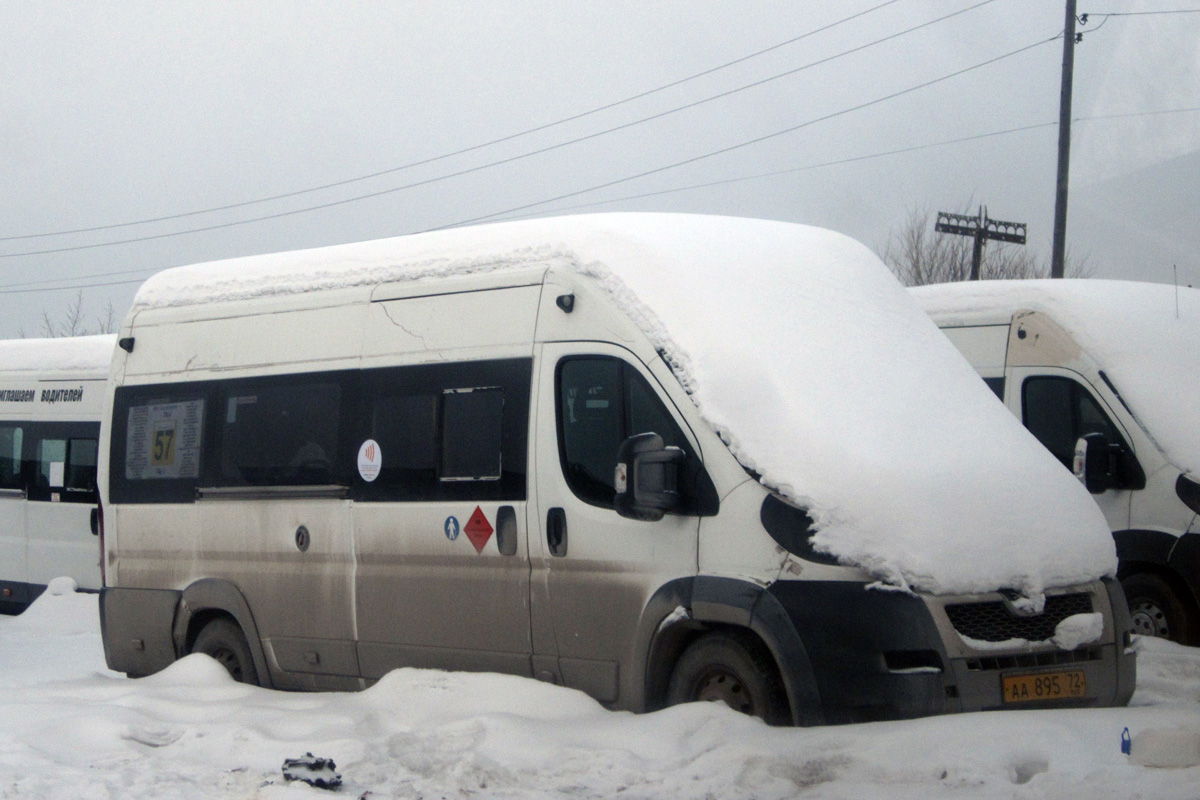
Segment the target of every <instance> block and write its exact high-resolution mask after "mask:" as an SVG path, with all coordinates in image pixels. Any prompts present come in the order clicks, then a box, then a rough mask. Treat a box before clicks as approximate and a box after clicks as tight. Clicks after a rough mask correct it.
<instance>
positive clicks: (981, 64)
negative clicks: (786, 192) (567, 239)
mask: <svg viewBox="0 0 1200 800" xmlns="http://www.w3.org/2000/svg"><path fill="white" fill-rule="evenodd" d="M1060 36H1061V34H1059V35H1056V36H1054V37H1052V38H1050V39H1042V40H1040V41H1037V42H1034V43H1033V44H1030V45H1026V46H1025V47H1021V48H1018V49H1016V50H1013V51H1011V52H1008V53H1005V54H1004V55H1001V56H996V57H995V58H990V59H988V60H987V61H981V62H979V63H978V64H975V65H974V66H970V67H966V68H964V69H960V70H958V71H956V72H952V73H950V74H948V75H943V76H942V77H940V78H935V79H933V80H931V81H926V82H925V83H921V84H917V85H916V86H911V87H909V88H907V89H902V90H901V91H898V92H893V93H892V94H888V95H884V96H883V97H878V98H876V99H874V100H870V101H868V102H866V103H860V104H859V105H857V106H852V107H850V108H846V109H843V110H841V111H835V112H833V113H832V114H826V115H825V116H823V117H817V118H815V119H811V120H809V121H807V122H802V123H800V124H799V125H793V126H791V127H790V128H784V129H783V130H781V131H776V132H774V133H768V134H766V135H765V136H759V137H757V138H754V139H750V140H748V141H745V142H740V143H738V144H734V145H730V146H728V147H723V148H721V149H719V150H713V151H711V152H708V153H704V154H703V155H698V156H693V157H691V158H686V159H684V160H682V161H676V162H675V163H674V164H668V165H666V166H664V167H656V168H655V169H650V170H646V171H644V172H639V173H637V174H636V175H629V176H627V177H624V178H618V179H616V180H612V181H607V182H605V183H601V184H597V185H595V186H591V187H588V188H587V189H579V190H578V191H574V192H568V193H566V194H561V195H558V196H557V197H551V198H549V199H546V200H539V201H537V202H535V203H527V204H525V205H522V206H515V207H513V208H508V209H505V210H503V211H497V212H494V213H491V214H484V215H482V216H478V217H471V218H470V219H465V220H459V221H457V222H451V223H447V224H446V225H439V226H437V227H435V228H428V229H427V230H443V229H446V228H455V227H459V226H461V225H469V224H471V223H474V222H482V221H484V220H489V219H492V218H494V217H499V216H504V215H506V214H512V213H515V212H517V211H525V210H526V209H530V208H536V207H538V206H543V205H547V204H549V203H553V202H556V201H558V200H566V199H567V198H570V197H578V196H579V195H581V194H587V193H589V192H594V191H598V190H600V189H607V188H608V187H609V186H617V185H619V184H622V183H628V182H629V181H633V180H637V179H639V178H645V177H647V176H649V175H656V174H658V173H660V172H666V171H667V170H670V169H675V168H676V167H682V166H685V165H687V164H694V163H696V162H697V161H703V160H704V159H708V158H712V157H713V156H718V155H724V154H725V153H729V152H732V151H734V150H740V149H742V148H743V147H749V146H750V145H754V144H758V143H760V142H765V141H767V140H768V139H774V138H776V137H779V136H783V135H785V134H788V133H794V132H795V131H798V130H801V129H803V128H807V127H809V126H811V125H816V124H817V123H819V122H825V121H827V120H830V119H834V118H835V117H840V116H844V115H846V114H849V113H852V112H854V111H860V110H862V109H864V108H869V107H870V106H874V105H878V104H879V103H883V102H886V101H888V100H892V99H895V98H897V97H901V96H903V95H906V94H910V93H912V92H915V91H917V90H919V89H924V88H927V87H929V86H933V85H934V84H938V83H942V82H943V81H947V80H949V79H950V78H955V77H957V76H959V75H963V74H965V73H967V72H971V71H972V70H976V69H979V68H981V67H986V66H988V65H990V64H995V63H996V62H998V61H1003V60H1004V59H1006V58H1011V57H1012V56H1015V55H1019V54H1020V53H1024V52H1026V51H1028V50H1032V49H1034V48H1035V47H1040V46H1041V45H1044V44H1049V43H1051V42H1054V41H1057V40H1058V38H1059V37H1060Z"/></svg>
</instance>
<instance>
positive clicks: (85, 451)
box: [63, 439, 98, 492]
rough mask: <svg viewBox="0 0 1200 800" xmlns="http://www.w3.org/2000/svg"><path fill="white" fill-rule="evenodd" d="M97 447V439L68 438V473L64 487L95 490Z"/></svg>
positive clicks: (71, 489)
mask: <svg viewBox="0 0 1200 800" xmlns="http://www.w3.org/2000/svg"><path fill="white" fill-rule="evenodd" d="M97 449H98V448H97V441H96V440H95V439H68V440H67V474H66V481H65V482H64V483H63V488H65V489H66V490H67V491H81V492H91V491H94V490H95V488H96V451H97Z"/></svg>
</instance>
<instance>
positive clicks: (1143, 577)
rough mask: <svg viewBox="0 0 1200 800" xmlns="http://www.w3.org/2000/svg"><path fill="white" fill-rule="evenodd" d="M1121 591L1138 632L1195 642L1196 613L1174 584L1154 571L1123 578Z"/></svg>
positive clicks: (1185, 642)
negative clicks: (1123, 592) (1181, 596)
mask: <svg viewBox="0 0 1200 800" xmlns="http://www.w3.org/2000/svg"><path fill="white" fill-rule="evenodd" d="M1121 588H1122V589H1123V590H1124V591H1125V601H1126V602H1127V603H1128V604H1129V615H1130V616H1131V617H1132V618H1133V632H1134V633H1138V634H1141V635H1143V636H1158V637H1160V638H1163V639H1170V640H1171V641H1174V642H1179V643H1180V644H1192V643H1193V641H1194V640H1195V638H1196V629H1197V624H1196V622H1197V621H1196V619H1195V615H1194V612H1193V611H1192V609H1191V608H1190V606H1189V605H1188V603H1187V602H1186V601H1185V600H1184V599H1182V598H1180V596H1179V594H1178V593H1177V592H1176V590H1175V588H1174V587H1173V586H1171V584H1170V583H1168V582H1167V581H1166V580H1164V579H1163V578H1162V577H1160V576H1158V575H1155V574H1154V573H1152V572H1138V573H1134V574H1133V575H1129V576H1127V577H1125V578H1123V579H1121Z"/></svg>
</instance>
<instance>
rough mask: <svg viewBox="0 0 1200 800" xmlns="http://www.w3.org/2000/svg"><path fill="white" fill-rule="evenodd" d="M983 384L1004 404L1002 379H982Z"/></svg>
mask: <svg viewBox="0 0 1200 800" xmlns="http://www.w3.org/2000/svg"><path fill="white" fill-rule="evenodd" d="M983 382H984V383H986V384H987V387H988V388H989V389H991V390H992V391H993V392H995V393H996V397H999V398H1000V402H1004V378H984V379H983Z"/></svg>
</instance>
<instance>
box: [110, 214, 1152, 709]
mask: <svg viewBox="0 0 1200 800" xmlns="http://www.w3.org/2000/svg"><path fill="white" fill-rule="evenodd" d="M119 336H120V339H119V342H118V345H119V346H118V349H117V351H116V355H115V357H114V360H113V368H112V374H111V378H110V382H109V394H108V398H107V401H106V404H105V411H104V421H103V427H102V434H101V439H102V445H101V452H100V492H101V499H102V516H103V526H102V536H103V547H104V554H105V555H104V562H103V564H104V569H105V586H104V589H103V591H102V593H101V597H100V605H101V619H102V630H103V639H104V648H105V656H106V658H107V662H108V665H109V666H110V667H111V668H112V669H114V670H118V671H121V672H125V673H127V674H129V675H133V676H140V675H147V674H149V673H152V672H155V671H157V670H160V669H162V668H163V667H165V666H167V665H169V664H170V663H171V662H172V661H174V660H175V659H177V658H180V657H182V656H184V655H186V654H188V653H206V654H208V655H211V656H213V657H214V658H217V659H218V660H219V661H221V662H222V663H223V664H225V666H226V667H227V668H228V669H229V671H230V673H231V674H232V675H234V676H235V677H237V678H238V679H240V680H243V681H246V682H251V683H257V684H260V685H263V686H268V687H274V688H279V689H339V690H340V689H358V688H362V687H365V686H367V685H369V684H371V683H372V682H374V681H376V680H378V679H379V678H381V677H382V676H383V675H384V674H385V673H387V672H388V671H389V670H392V669H395V668H397V667H421V668H438V669H452V670H478V671H495V672H502V673H510V674H516V675H522V676H527V677H530V678H535V679H539V680H544V681H550V682H554V683H557V684H560V685H564V686H568V687H573V688H576V689H579V690H582V691H584V692H587V693H588V694H590V695H591V696H593V697H594V698H596V699H597V700H598V701H600V702H601V703H603V704H605V705H606V706H608V707H610V708H617V709H630V710H635V711H644V710H649V709H656V708H661V707H663V706H665V705H669V704H674V703H680V702H687V701H694V700H713V701H718V700H719V701H723V702H726V703H727V704H729V705H730V706H732V707H734V708H736V709H739V710H742V711H744V712H746V713H749V714H754V715H757V716H760V717H762V718H764V719H766V720H768V721H769V722H773V723H789V722H791V723H797V724H805V725H807V724H815V723H840V722H853V721H863V720H881V719H896V718H904V717H914V716H920V715H927V714H937V713H944V712H953V711H969V710H979V709H990V708H996V709H1000V708H1038V707H1063V706H1069V707H1081V706H1096V705H1112V704H1121V703H1125V702H1126V701H1128V699H1129V697H1130V694H1131V693H1132V691H1133V686H1134V666H1135V665H1134V654H1133V652H1132V650H1131V649H1130V639H1129V633H1128V617H1127V613H1126V609H1125V603H1124V598H1123V596H1122V594H1121V589H1120V585H1119V584H1118V583H1117V582H1116V581H1115V580H1114V578H1113V576H1114V574H1115V571H1116V556H1115V552H1114V548H1113V544H1112V538H1111V537H1110V536H1109V534H1108V530H1107V528H1106V527H1105V525H1104V520H1103V517H1102V516H1101V515H1100V513H1099V512H1098V511H1097V509H1096V507H1095V504H1094V503H1092V502H1091V499H1090V497H1089V495H1088V494H1087V492H1086V491H1085V490H1084V489H1083V487H1081V486H1080V485H1079V483H1078V482H1077V481H1076V480H1074V478H1072V477H1071V476H1070V475H1069V474H1065V473H1062V470H1061V467H1059V466H1058V464H1057V462H1055V461H1054V459H1053V458H1051V457H1050V456H1049V455H1048V454H1047V453H1046V452H1045V450H1044V449H1043V448H1042V447H1041V446H1040V445H1039V444H1038V443H1037V442H1036V441H1035V440H1034V439H1033V438H1032V437H1030V436H1029V435H1028V433H1026V432H1025V431H1024V429H1022V428H1021V426H1020V425H1019V424H1017V423H1016V422H1015V421H1014V420H1013V419H1012V418H1011V416H1010V415H1009V414H1007V412H1005V411H1004V410H1003V409H1001V408H999V406H996V407H994V408H992V407H988V406H985V405H984V404H982V403H980V402H979V395H981V394H985V393H986V392H987V390H986V388H984V387H983V386H982V384H980V383H979V380H978V378H977V376H976V375H975V373H974V372H973V371H972V370H971V368H970V366H969V365H968V364H967V363H966V362H965V361H964V360H963V359H962V357H961V356H959V355H958V353H957V352H955V351H954V349H953V348H952V347H951V346H950V344H949V343H948V342H947V341H946V340H945V337H943V336H942V335H941V334H940V333H939V332H938V330H937V328H936V327H935V326H934V325H933V324H932V323H931V322H930V320H929V319H928V318H927V317H926V316H925V315H924V314H923V313H922V312H921V311H920V309H919V308H918V307H917V306H916V304H915V303H914V302H913V301H912V299H911V298H910V297H909V296H908V295H907V294H906V293H905V291H904V290H903V288H902V287H901V286H900V285H899V284H898V283H897V282H896V281H895V279H894V278H892V277H891V275H890V274H889V273H888V271H887V269H886V267H884V266H883V264H882V263H881V262H880V261H879V259H878V258H877V257H875V256H874V255H873V254H872V253H871V252H870V251H869V250H867V249H866V248H865V247H863V246H862V245H861V244H859V243H857V242H854V241H853V240H851V239H848V238H846V237H844V236H841V235H839V234H835V233H832V232H830V231H825V230H820V229H816V228H811V227H807V226H802V225H795V224H789V223H782V222H767V221H759V220H743V219H730V218H722V217H710V216H692V215H671V214H667V215H662V214H613V215H594V216H592V215H584V216H578V217H564V218H558V219H548V220H533V221H528V222H516V223H503V224H497V225H487V226H480V227H476V228H465V229H459V230H451V231H444V232H436V233H428V234H420V235H414V236H405V237H399V238H394V239H386V240H380V241H374V242H364V243H360V244H348V245H341V246H334V247H327V248H321V249H316V250H308V251H301V252H294V253H279V254H273V255H265V256H255V257H248V258H242V259H234V260H231V261H225V262H217V263H212V264H201V265H195V266H191V267H180V268H176V269H173V270H168V271H166V272H163V273H160V274H159V275H157V276H155V277H153V278H151V279H150V280H148V281H147V282H146V283H145V284H144V285H143V286H142V287H141V289H140V290H139V292H138V294H137V297H136V299H135V301H134V304H133V307H132V309H131V311H130V313H129V315H128V317H127V318H126V319H125V321H124V323H123V326H122V328H121V331H120V334H119ZM1060 473H1061V474H1060ZM1001 476H1004V478H1005V479H1004V480H1001V479H1000V478H1001Z"/></svg>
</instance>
